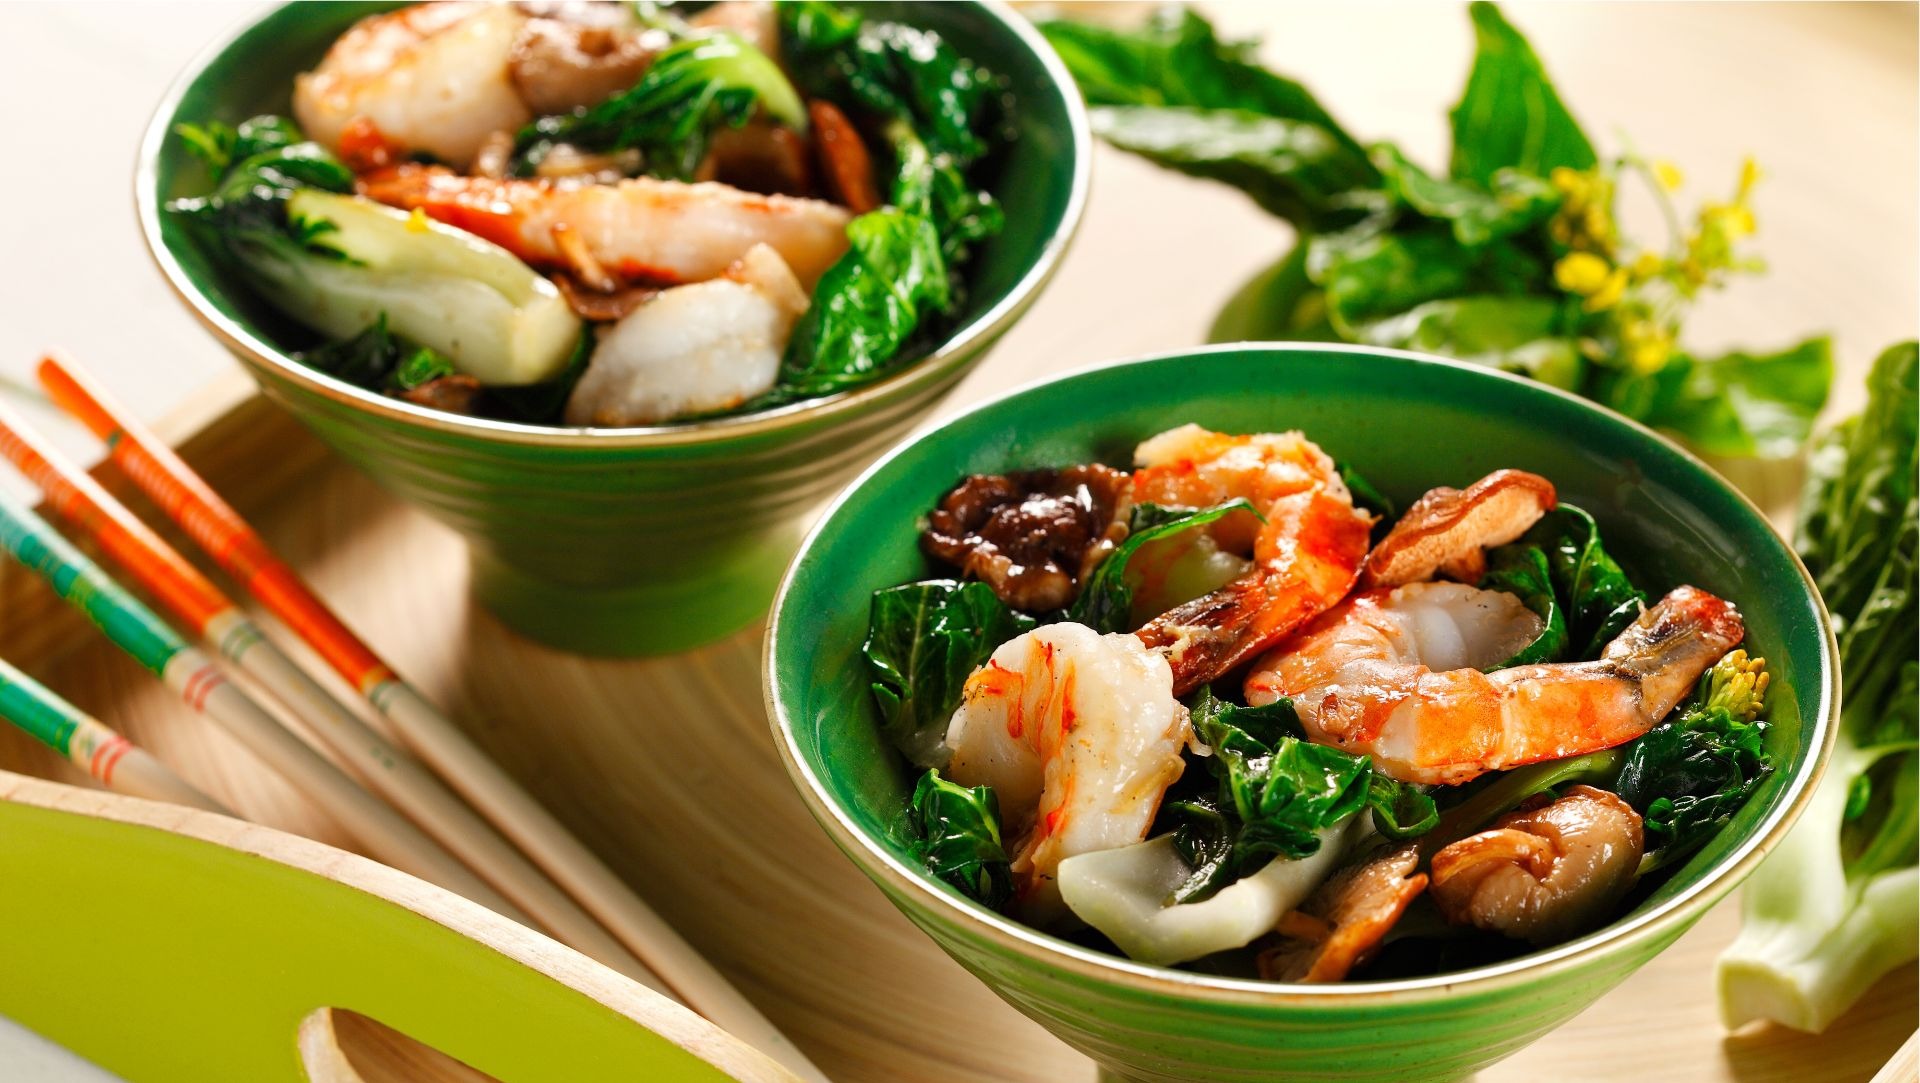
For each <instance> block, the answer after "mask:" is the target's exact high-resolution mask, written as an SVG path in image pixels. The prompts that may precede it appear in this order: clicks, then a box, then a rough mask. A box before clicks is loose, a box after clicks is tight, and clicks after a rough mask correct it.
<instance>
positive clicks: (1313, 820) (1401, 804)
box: [1164, 689, 1438, 903]
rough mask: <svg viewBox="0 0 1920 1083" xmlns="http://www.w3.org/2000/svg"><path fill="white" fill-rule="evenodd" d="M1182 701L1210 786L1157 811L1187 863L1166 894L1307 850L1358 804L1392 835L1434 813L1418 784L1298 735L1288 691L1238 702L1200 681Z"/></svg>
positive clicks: (1405, 833)
mask: <svg viewBox="0 0 1920 1083" xmlns="http://www.w3.org/2000/svg"><path fill="white" fill-rule="evenodd" d="M1189 711H1190V713H1191V716H1192V720H1193V728H1194V733H1195V735H1196V736H1198V737H1199V739H1200V741H1201V743H1203V744H1205V745H1206V746H1207V747H1208V748H1209V749H1210V750H1211V751H1212V755H1210V756H1208V757H1206V758H1205V760H1204V761H1203V762H1204V763H1205V764H1206V765H1207V769H1208V771H1209V772H1211V773H1212V775H1213V776H1214V778H1215V779H1216V780H1217V783H1218V787H1217V792H1216V793H1213V794H1204V793H1203V794H1192V795H1183V796H1180V797H1177V798H1174V799H1172V800H1170V801H1169V807H1168V810H1167V812H1166V813H1165V814H1164V818H1165V819H1166V821H1167V822H1168V823H1169V824H1171V825H1172V827H1173V831H1174V845H1175V846H1176V848H1177V849H1178V850H1179V852H1180V855H1181V857H1182V859H1183V860H1185V861H1186V862H1187V864H1188V866H1189V867H1190V868H1191V869H1192V870H1193V873H1192V875H1191V876H1189V877H1188V879H1187V881H1186V882H1185V883H1183V884H1182V885H1181V886H1180V887H1178V888H1177V889H1175V890H1174V892H1173V895H1172V901H1173V902H1174V903H1183V902H1193V901H1196V900H1199V899H1202V898H1206V897H1208V896H1210V895H1212V894H1213V893H1214V892H1215V891H1218V890H1219V889H1220V888H1221V887H1223V886H1225V885H1226V884H1229V883H1231V882H1233V881H1234V880H1237V879H1239V878H1240V877H1241V876H1244V875H1246V874H1247V873H1250V872H1253V871H1255V869H1257V868H1258V867H1259V866H1260V865H1263V864H1265V863H1266V862H1267V861H1268V860H1271V859H1273V858H1274V857H1276V856H1278V857H1285V858H1301V857H1306V856H1308V855H1309V854H1312V853H1314V852H1316V851H1317V850H1318V849H1319V848H1320V835H1321V833H1322V832H1324V831H1325V830H1326V829H1328V828H1330V827H1333V826H1334V825H1336V824H1338V823H1340V822H1342V821H1344V820H1346V819H1347V818H1349V817H1351V816H1353V815H1355V814H1356V813H1358V812H1360V811H1361V810H1362V809H1366V808H1371V809H1372V810H1373V814H1374V826H1375V827H1376V828H1378V829H1379V830H1380V831H1381V832H1382V833H1383V834H1385V835H1387V836H1389V837H1391V838H1396V839H1398V838H1410V837H1412V836H1414V835H1418V834H1421V833H1422V832H1424V831H1426V830H1427V829H1429V828H1431V827H1432V826H1433V824H1434V823H1435V822H1437V820H1438V812H1437V810H1436V809H1435V806H1434V802H1433V799H1432V798H1431V797H1429V796H1428V795H1427V794H1426V793H1425V792H1424V791H1422V790H1419V789H1417V788H1416V787H1412V786H1407V785H1405V784H1402V783H1399V782H1395V781H1393V780H1392V779H1389V778H1386V777H1384V776H1382V775H1378V774H1375V773H1374V771H1373V767H1372V764H1371V762H1370V761H1368V759H1367V758H1366V757H1364V756H1352V755H1349V754H1347V753H1345V752H1342V751H1340V750H1339V749H1337V748H1330V747H1328V746H1326V745H1317V744H1313V743H1311V742H1309V741H1306V740H1304V739H1303V738H1302V737H1301V731H1300V722H1299V718H1298V717H1297V716H1296V715H1295V714H1294V711H1293V704H1292V703H1291V701H1288V700H1284V699H1283V700H1278V701H1275V702H1274V703H1271V704H1268V705H1266V706H1263V707H1242V706H1237V705H1235V704H1232V703H1228V702H1226V701H1224V700H1221V699H1219V698H1218V697H1216V696H1215V695H1214V694H1213V692H1212V690H1211V689H1202V690H1201V691H1200V692H1199V693H1198V695H1197V697H1196V698H1195V699H1194V701H1193V703H1192V704H1191V705H1190V706H1189Z"/></svg>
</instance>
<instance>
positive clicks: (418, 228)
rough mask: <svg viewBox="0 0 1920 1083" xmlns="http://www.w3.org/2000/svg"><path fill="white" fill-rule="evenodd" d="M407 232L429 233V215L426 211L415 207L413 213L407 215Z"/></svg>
mask: <svg viewBox="0 0 1920 1083" xmlns="http://www.w3.org/2000/svg"><path fill="white" fill-rule="evenodd" d="M407 232H409V233H425V232H427V213H426V212H425V211H423V210H421V209H420V208H418V207H415V208H414V209H413V213H412V214H409V215H407Z"/></svg>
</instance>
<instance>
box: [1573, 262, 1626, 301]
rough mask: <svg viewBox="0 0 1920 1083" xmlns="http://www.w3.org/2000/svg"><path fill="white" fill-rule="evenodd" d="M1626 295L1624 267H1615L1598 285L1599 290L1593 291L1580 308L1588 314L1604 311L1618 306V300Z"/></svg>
mask: <svg viewBox="0 0 1920 1083" xmlns="http://www.w3.org/2000/svg"><path fill="white" fill-rule="evenodd" d="M1626 293H1627V270H1626V268H1624V267H1615V268H1614V269H1613V273H1611V274H1609V275H1607V277H1606V280H1605V281H1603V282H1602V283H1600V288H1599V289H1597V290H1595V291H1593V293H1592V295H1591V296H1589V297H1588V298H1587V300H1586V303H1585V304H1584V305H1582V306H1581V307H1582V308H1585V309H1586V310H1587V311H1588V312H1600V311H1604V310H1606V309H1609V308H1612V307H1613V306H1614V305H1617V304H1619V303H1620V298H1622V297H1624V296H1626Z"/></svg>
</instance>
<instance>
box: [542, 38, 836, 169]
mask: <svg viewBox="0 0 1920 1083" xmlns="http://www.w3.org/2000/svg"><path fill="white" fill-rule="evenodd" d="M759 110H765V112H766V114H767V116H769V117H771V118H772V119H773V120H776V121H778V122H779V123H781V124H784V125H786V126H788V127H790V128H797V129H800V130H803V131H804V130H805V129H806V127H807V111H806V107H805V106H803V105H802V104H801V103H800V95H799V94H798V93H796V92H795V91H794V89H793V85H792V84H791V83H789V82H787V77H786V76H785V75H784V74H782V73H781V71H780V66H779V65H778V64H775V63H774V62H773V61H772V60H771V59H770V58H768V56H767V55H766V54H765V53H763V52H761V51H760V50H758V49H756V48H754V47H753V46H752V45H749V44H748V43H747V42H746V41H745V40H743V39H742V38H741V37H740V36H739V35H737V34H734V33H731V32H729V31H724V30H704V31H699V32H695V33H693V34H692V35H691V36H688V37H685V38H683V39H682V40H679V41H676V42H674V43H673V44H672V45H669V46H667V48H666V49H665V50H663V51H662V52H661V53H660V55H659V56H657V57H655V58H654V60H653V63H652V64H651V65H649V66H648V68H647V72H646V74H645V75H643V76H641V78H640V81H639V82H638V83H635V84H634V85H633V87H632V88H631V89H629V90H625V91H622V92H621V93H619V94H615V95H614V96H613V97H611V98H608V99H607V100H606V101H603V102H601V103H600V104H598V105H595V106H592V107H591V108H585V109H580V110H577V111H575V112H573V113H568V114H563V115H560V116H551V117H541V118H540V119H539V120H536V121H534V122H533V123H532V124H529V125H527V126H526V127H525V128H522V129H521V130H520V133H519V135H518V137H517V138H516V139H515V143H514V161H513V172H514V175H515V176H530V175H532V173H533V171H534V168H535V167H536V166H538V165H539V164H540V160H541V159H542V158H545V157H546V156H547V154H548V153H549V152H551V151H552V149H553V148H554V147H555V146H557V145H559V144H562V143H566V144H570V145H573V146H576V147H579V148H581V149H583V150H589V151H599V152H607V151H617V150H625V149H627V148H629V147H633V148H638V149H639V150H640V152H641V155H642V157H643V160H644V168H645V170H646V172H647V173H649V174H651V175H652V176H656V177H665V178H667V179H670V180H687V179H689V178H691V177H692V176H693V175H694V172H695V171H696V170H697V169H699V168H700V163H701V162H703V161H705V160H706V157H707V150H708V147H709V145H710V144H711V142H712V139H713V133H714V132H716V131H718V130H720V128H721V127H722V126H727V127H734V128H738V127H740V126H741V125H743V124H745V123H746V122H747V121H748V120H750V119H752V117H753V115H754V113H755V112H756V111H759Z"/></svg>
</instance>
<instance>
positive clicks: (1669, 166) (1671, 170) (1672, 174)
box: [1653, 159, 1687, 192]
mask: <svg viewBox="0 0 1920 1083" xmlns="http://www.w3.org/2000/svg"><path fill="white" fill-rule="evenodd" d="M1653 175H1654V177H1655V179H1657V180H1659V182H1660V187H1662V188H1665V189H1666V190H1667V191H1669V192H1677V191H1679V190H1680V186H1681V185H1682V184H1685V183H1686V179H1687V178H1686V175H1685V174H1683V173H1681V172H1680V167H1679V166H1677V165H1674V164H1673V163H1672V162H1669V161H1666V160H1664V159H1663V160H1661V161H1658V162H1655V163H1653Z"/></svg>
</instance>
